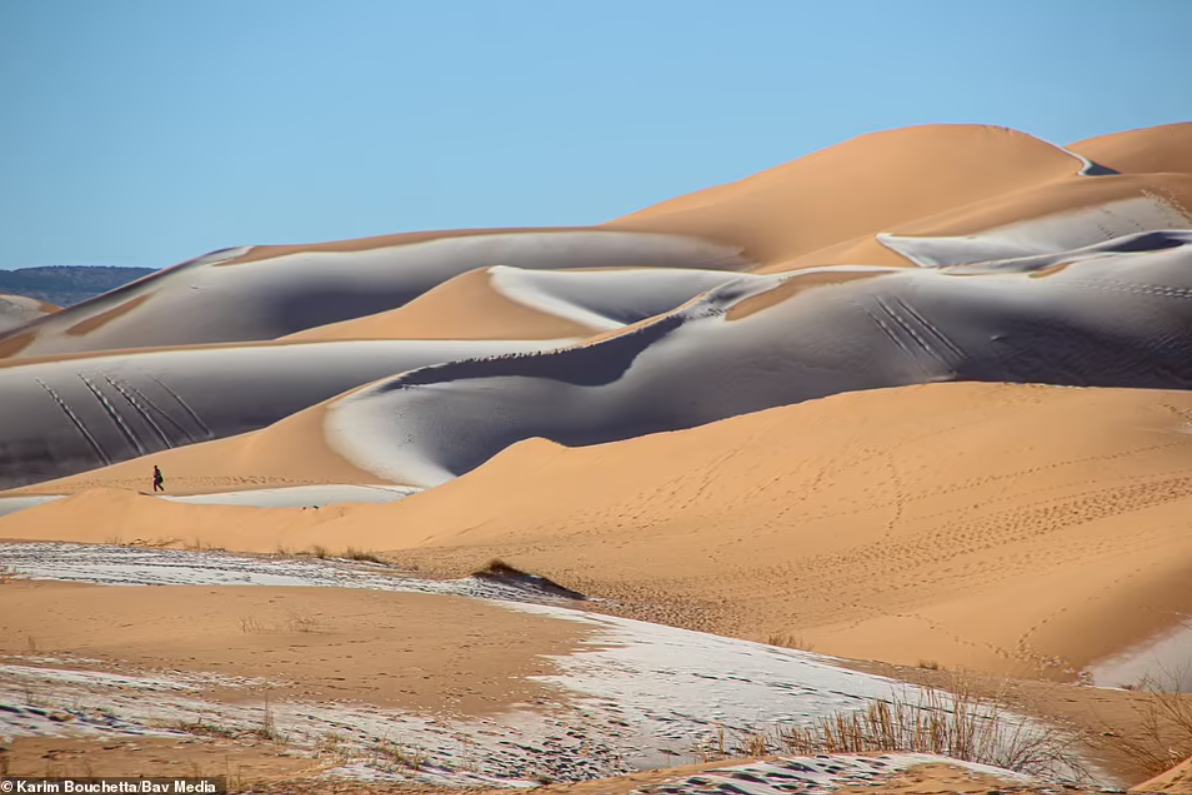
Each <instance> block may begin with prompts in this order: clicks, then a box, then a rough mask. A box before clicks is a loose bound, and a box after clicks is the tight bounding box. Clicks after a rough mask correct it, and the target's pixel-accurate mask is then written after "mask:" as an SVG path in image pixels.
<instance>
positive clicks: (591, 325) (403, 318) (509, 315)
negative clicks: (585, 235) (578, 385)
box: [286, 265, 737, 340]
mask: <svg viewBox="0 0 1192 795" xmlns="http://www.w3.org/2000/svg"><path fill="white" fill-rule="evenodd" d="M736 278H737V274H735V273H731V272H729V273H726V272H723V271H708V270H678V269H669V268H652V269H641V270H630V269H617V270H612V269H610V270H596V269H592V270H587V271H571V270H558V271H532V270H525V269H521V268H510V267H507V266H503V265H499V266H496V267H492V268H486V269H478V270H475V271H469V272H468V273H465V274H463V275H461V276H456V277H455V278H453V279H451V280H449V281H447V282H444V283H443V284H441V285H439V286H438V287H435V288H434V289H432V290H430V291H428V292H427V293H425V294H424V295H421V296H419V297H418V298H416V299H414V300H413V301H411V302H410V303H408V304H406V305H404V306H401V307H398V308H397V309H392V310H390V311H388V312H379V313H377V314H374V315H368V316H365V317H361V318H356V319H353V320H345V321H343V322H341V323H331V324H328V325H325V326H318V327H316V328H312V329H307V330H306V331H300V332H298V333H297V334H291V335H289V336H288V337H286V339H292V340H316V339H317V340H329V339H560V338H563V337H582V336H588V335H590V334H593V333H596V332H602V331H609V330H615V329H619V328H622V327H624V326H626V325H629V324H632V323H636V322H638V321H641V320H644V319H646V318H648V317H651V316H653V315H658V314H662V313H663V312H668V311H670V310H672V309H675V308H676V307H678V306H679V305H680V304H683V303H685V302H686V301H688V300H690V299H692V298H694V297H695V296H697V295H699V294H700V293H702V292H704V291H706V290H709V289H711V288H713V287H716V286H718V285H720V284H725V283H727V282H730V281H732V280H734V279H736Z"/></svg>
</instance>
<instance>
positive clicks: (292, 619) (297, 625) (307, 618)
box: [286, 610, 319, 632]
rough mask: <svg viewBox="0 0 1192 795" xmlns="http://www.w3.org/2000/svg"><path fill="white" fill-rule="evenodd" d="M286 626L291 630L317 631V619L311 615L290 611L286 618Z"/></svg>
mask: <svg viewBox="0 0 1192 795" xmlns="http://www.w3.org/2000/svg"><path fill="white" fill-rule="evenodd" d="M286 627H287V628H289V630H290V631H291V632H318V631H319V620H318V619H317V618H315V617H314V616H312V615H308V614H306V613H299V612H298V611H296V610H295V611H291V612H290V614H289V616H288V617H287V618H286Z"/></svg>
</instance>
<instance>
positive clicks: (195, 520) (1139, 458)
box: [0, 383, 1192, 679]
mask: <svg viewBox="0 0 1192 795" xmlns="http://www.w3.org/2000/svg"><path fill="white" fill-rule="evenodd" d="M1190 424H1192V394H1190V393H1186V392H1170V391H1160V390H1116V389H1065V388H1054V387H1045V386H1027V385H1017V386H1015V385H999V384H973V383H958V384H935V385H927V386H915V387H907V388H902V389H891V390H871V391H862V392H855V393H849V394H843V395H837V396H834V397H831V398H827V399H823V400H816V401H811V402H807V403H803V404H799V405H796V406H790V407H785V408H780V409H775V410H771V411H765V412H759V413H755V414H750V415H746V416H742V417H736V418H733V419H729V420H725V421H722V422H718V423H714V424H711V425H707V426H702V427H699V428H695V429H692V430H688V431H683V432H676V433H667V434H657V435H652V436H645V437H640V438H636V439H631V440H628V441H624V442H618V443H613V444H606V445H598V446H592V447H585V448H565V447H562V446H560V445H556V444H551V443H549V442H545V441H542V440H531V441H527V442H523V443H521V444H518V445H515V446H514V447H512V448H511V449H508V450H506V451H505V452H503V453H502V454H500V455H498V456H497V457H496V458H495V459H493V460H492V461H490V462H489V463H487V464H486V465H484V466H482V467H480V468H478V469H476V470H475V471H473V472H471V473H470V474H468V475H465V476H463V477H461V478H459V479H457V480H454V481H452V482H450V483H448V484H445V485H443V486H440V487H437V488H435V489H432V490H430V491H427V492H424V493H422V494H419V495H415V496H412V497H408V498H406V499H404V500H402V501H401V502H398V503H394V504H390V505H357V506H340V507H338V508H331V509H325V510H323V511H319V512H314V511H303V510H299V509H256V508H244V507H234V506H193V505H177V504H169V503H165V502H164V501H161V500H154V499H152V498H149V497H142V496H138V495H135V494H129V493H126V492H118V491H102V490H101V491H91V492H86V493H83V494H80V495H78V496H75V497H72V498H69V499H66V500H62V501H59V502H57V503H54V504H50V505H46V506H42V507H38V508H33V509H29V510H27V511H23V512H20V513H16V514H12V515H10V516H8V517H6V518H4V519H0V537H6V538H22V539H66V540H78V541H90V542H102V541H105V540H107V539H109V538H111V537H113V536H120V535H123V537H126V538H128V537H139V538H154V537H158V536H163V535H165V533H163V528H170V534H172V535H174V536H177V537H184V538H187V539H190V538H192V537H193V538H197V539H201V540H202V541H205V542H208V543H211V544H214V545H217V546H224V547H228V548H230V549H242V550H249V551H272V550H273V549H275V548H277V546H278V545H286V546H290V547H292V548H304V547H307V546H309V545H311V544H315V543H320V544H325V545H328V546H331V547H337V546H339V545H344V546H347V545H352V546H356V547H359V548H368V549H379V550H396V551H397V552H396V554H397V556H398V558H399V559H401V560H407V561H409V562H414V563H417V564H419V565H420V566H421V567H423V568H424V569H426V570H430V571H437V572H439V573H441V574H444V575H459V574H465V573H468V572H470V571H472V570H474V569H476V568H478V567H480V566H482V565H484V564H485V563H487V561H488V560H489V559H490V558H492V557H494V556H500V557H502V558H504V559H506V560H509V561H510V562H512V563H513V564H514V565H518V566H520V567H523V568H526V569H528V570H531V571H534V572H536V573H540V574H543V575H546V576H549V577H551V578H552V579H554V580H556V581H558V582H560V583H562V584H564V585H567V586H569V587H574V588H576V589H577V590H580V591H582V592H585V593H589V594H597V595H608V596H614V597H617V598H620V599H625V600H627V601H629V602H630V603H635V604H640V605H646V606H643V607H641V610H640V612H639V613H638V615H641V616H643V617H647V618H654V619H659V620H663V621H671V622H675V623H679V624H683V625H686V626H690V627H693V628H698V629H704V630H709V631H713V632H717V633H723V634H729V635H734V636H739V637H747V638H752V639H757V640H766V639H768V638H769V637H771V636H774V635H780V636H800V637H802V638H804V639H805V640H806V642H809V643H813V644H814V645H815V647H816V650H817V651H823V652H826V653H830V654H839V655H844V656H849V657H855V658H872V659H878V660H885V661H889V662H894V663H907V664H911V665H914V664H917V663H918V662H920V661H923V660H927V661H933V662H938V663H940V664H944V665H948V666H964V667H970V668H973V669H976V670H983V671H991V672H995V673H1003V672H1014V673H1020V674H1029V675H1043V676H1047V677H1050V678H1059V679H1064V678H1070V677H1071V676H1073V675H1074V673H1075V672H1076V671H1077V670H1079V669H1080V668H1081V667H1083V666H1085V665H1087V664H1088V663H1090V662H1091V661H1093V660H1096V659H1099V658H1101V657H1103V656H1106V655H1109V654H1111V653H1113V652H1115V651H1118V650H1120V649H1123V648H1126V647H1129V646H1131V645H1132V644H1135V643H1138V642H1141V641H1142V640H1144V639H1145V638H1146V637H1148V636H1150V635H1151V634H1153V633H1156V632H1160V631H1162V630H1164V629H1166V628H1167V626H1168V625H1169V624H1170V623H1171V620H1172V619H1171V616H1172V615H1174V614H1176V613H1177V612H1178V611H1187V610H1189V609H1192V603H1189V597H1188V594H1187V593H1186V592H1185V591H1184V590H1182V589H1180V588H1177V587H1175V584H1177V583H1179V582H1182V581H1184V579H1185V578H1186V577H1187V576H1188V574H1189V570H1190V569H1192V539H1190V538H1189V536H1188V534H1187V533H1186V532H1185V524H1184V520H1183V517H1184V516H1185V515H1186V513H1187V511H1188V509H1189V508H1190V507H1192V503H1190V502H1189V498H1190V497H1192V485H1190V484H1192V477H1190V476H1189V472H1190V471H1192V435H1190V434H1189V433H1188V429H1189V426H1190ZM316 513H317V514H321V515H317V516H316V515H315V514H316Z"/></svg>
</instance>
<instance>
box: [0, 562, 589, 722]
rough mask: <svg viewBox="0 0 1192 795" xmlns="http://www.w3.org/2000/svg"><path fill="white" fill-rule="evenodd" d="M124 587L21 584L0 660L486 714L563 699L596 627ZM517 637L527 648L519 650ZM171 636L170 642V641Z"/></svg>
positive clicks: (480, 610) (322, 593)
mask: <svg viewBox="0 0 1192 795" xmlns="http://www.w3.org/2000/svg"><path fill="white" fill-rule="evenodd" d="M146 596H147V594H146V591H145V590H144V589H142V588H113V587H108V586H100V585H82V584H76V583H61V582H13V583H9V584H7V585H6V586H5V587H4V588H3V589H0V654H14V655H21V654H28V653H29V650H30V648H36V649H37V650H38V653H40V654H50V655H54V654H70V655H76V656H78V657H81V658H92V659H94V660H96V661H97V662H94V663H90V664H88V663H86V662H83V663H79V664H77V665H76V666H75V667H76V668H78V669H82V670H88V669H95V670H112V668H113V667H115V668H116V669H118V670H122V671H125V672H128V673H134V672H140V671H183V672H212V673H217V674H219V675H220V676H222V677H246V678H250V679H258V678H259V679H263V680H266V681H267V683H268V684H260V685H257V686H254V687H252V688H248V689H244V690H241V689H235V688H223V687H221V686H220V685H219V683H218V681H216V682H214V683H213V684H212V685H211V686H210V687H209V688H208V690H209V691H210V692H207V693H206V696H207V697H208V698H220V697H223V698H227V699H233V700H235V699H252V700H259V699H260V698H261V697H262V692H263V691H264V690H268V691H269V693H270V694H271V698H272V699H274V700H277V701H281V700H287V701H306V702H318V701H354V702H365V703H370V704H377V705H380V706H389V707H399V708H403V709H410V710H415V711H419V712H423V713H429V714H453V715H462V716H470V715H482V714H489V713H494V712H500V711H504V710H507V709H510V708H511V707H512V706H513V705H515V704H518V703H524V702H526V701H527V699H530V698H533V697H536V696H549V697H552V698H557V697H559V696H558V693H557V692H555V691H554V690H552V689H551V688H549V687H546V686H544V685H543V684H541V683H539V682H537V681H534V680H532V679H529V678H527V677H531V676H539V675H548V674H551V673H553V672H555V669H554V667H553V665H552V664H551V663H550V661H548V660H546V659H545V658H544V656H543V655H566V654H568V653H570V652H571V651H572V650H573V649H574V648H576V647H577V645H578V643H579V641H580V640H581V639H582V638H583V637H584V635H585V626H584V625H582V624H579V623H577V622H572V621H562V620H557V619H552V618H549V617H544V616H537V615H532V614H528V613H524V612H515V611H511V610H508V609H505V608H503V607H501V606H500V605H499V604H498V603H495V602H488V601H482V600H477V599H466V598H463V597H455V596H437V595H431V594H417V593H393V592H380V591H365V590H353V589H339V588H281V587H267V586H251V587H236V586H224V587H211V586H195V587H187V586H173V587H169V588H155V589H153V590H152V594H151V598H146ZM510 638H516V639H517V643H515V644H511V643H510ZM165 639H168V642H165Z"/></svg>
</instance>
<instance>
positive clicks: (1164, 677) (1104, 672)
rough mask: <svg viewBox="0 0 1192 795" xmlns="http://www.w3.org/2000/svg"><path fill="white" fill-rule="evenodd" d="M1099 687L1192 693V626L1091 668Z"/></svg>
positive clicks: (1184, 625)
mask: <svg viewBox="0 0 1192 795" xmlns="http://www.w3.org/2000/svg"><path fill="white" fill-rule="evenodd" d="M1088 672H1089V673H1090V674H1092V677H1093V683H1094V684H1096V685H1097V686H1098V687H1125V686H1130V687H1137V686H1139V685H1141V684H1143V683H1144V682H1145V683H1146V684H1148V685H1150V686H1151V687H1154V688H1158V689H1160V690H1165V691H1175V692H1179V693H1192V623H1188V622H1185V623H1184V624H1182V625H1180V626H1179V627H1177V628H1175V629H1173V630H1169V631H1167V632H1164V633H1162V634H1160V635H1158V636H1156V637H1153V638H1150V639H1149V640H1147V641H1145V642H1143V643H1140V644H1138V645H1137V646H1135V647H1133V648H1131V649H1127V650H1125V651H1123V652H1120V653H1118V654H1115V655H1113V656H1111V657H1106V658H1104V659H1101V660H1098V661H1096V662H1094V663H1093V664H1092V665H1090V666H1088Z"/></svg>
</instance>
